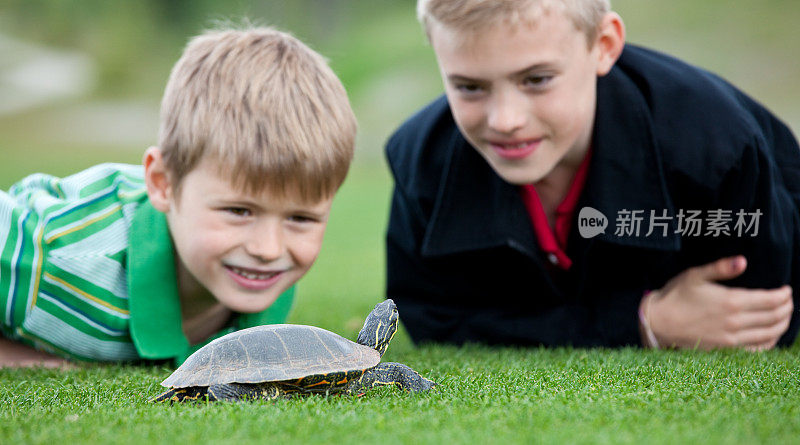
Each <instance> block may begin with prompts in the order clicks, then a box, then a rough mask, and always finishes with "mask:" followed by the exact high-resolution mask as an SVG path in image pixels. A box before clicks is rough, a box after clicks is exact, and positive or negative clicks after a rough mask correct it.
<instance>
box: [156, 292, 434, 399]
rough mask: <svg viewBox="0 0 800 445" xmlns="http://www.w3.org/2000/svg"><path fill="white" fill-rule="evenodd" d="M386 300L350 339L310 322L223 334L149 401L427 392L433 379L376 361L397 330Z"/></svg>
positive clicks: (391, 307) (393, 311)
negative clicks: (382, 389)
mask: <svg viewBox="0 0 800 445" xmlns="http://www.w3.org/2000/svg"><path fill="white" fill-rule="evenodd" d="M398 320H399V314H398V312H397V306H396V305H395V303H394V301H392V300H391V299H387V300H384V301H383V302H381V303H378V304H376V305H375V308H374V309H373V310H372V312H370V314H369V315H368V316H367V318H366V320H365V321H364V327H363V328H362V329H361V331H360V332H359V333H358V337H357V339H356V342H353V341H350V340H348V339H346V338H344V337H341V336H339V335H337V334H334V333H333V332H330V331H327V330H325V329H322V328H318V327H315V326H306V325H296V324H275V325H263V326H256V327H251V328H247V329H242V330H240V331H236V332H232V333H230V334H227V335H224V336H222V337H220V338H218V339H216V340H213V341H211V342H210V343H208V344H207V345H205V346H203V347H202V348H200V349H198V350H197V351H195V352H194V353H193V354H192V355H190V356H189V358H187V359H186V361H185V362H183V364H182V365H181V366H179V367H178V369H176V370H175V372H173V373H172V374H171V375H170V376H169V377H167V378H166V379H165V380H164V381H163V382H161V385H162V386H165V387H167V388H169V389H168V390H167V391H166V392H164V393H162V394H160V395H158V396H156V397H154V398H152V399H151V401H152V402H167V401H168V402H183V401H189V400H208V401H218V400H219V401H240V400H257V399H264V400H271V399H277V398H281V397H292V396H295V395H307V394H315V393H316V394H337V393H340V394H348V395H361V394H363V393H364V392H365V391H366V390H368V389H370V388H373V387H375V386H384V385H395V386H398V387H400V388H402V389H404V390H407V391H411V392H421V391H427V390H429V389H430V388H432V387H433V386H434V385H436V383H435V382H433V381H431V380H428V379H426V378H425V377H422V376H421V375H420V374H419V373H417V372H416V371H414V370H413V369H411V368H410V367H408V366H406V365H404V364H402V363H393V362H386V363H381V361H380V360H381V357H382V356H383V353H384V352H386V348H387V347H388V346H389V342H390V341H391V339H392V337H393V336H394V334H395V332H397V323H398Z"/></svg>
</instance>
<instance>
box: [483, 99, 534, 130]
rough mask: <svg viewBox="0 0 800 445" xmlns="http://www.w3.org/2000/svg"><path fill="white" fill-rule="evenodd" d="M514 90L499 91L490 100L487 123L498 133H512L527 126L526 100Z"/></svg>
mask: <svg viewBox="0 0 800 445" xmlns="http://www.w3.org/2000/svg"><path fill="white" fill-rule="evenodd" d="M517 96H518V94H515V93H514V92H510V93H509V92H498V93H497V94H496V95H495V96H494V98H493V99H492V100H491V101H490V102H489V110H488V111H489V112H488V115H487V125H488V126H489V128H490V129H491V130H493V131H495V132H497V133H502V134H512V133H514V132H515V131H517V130H519V129H521V128H522V127H524V126H525V122H526V121H527V113H528V110H526V101H524V100H522V98H520V97H517Z"/></svg>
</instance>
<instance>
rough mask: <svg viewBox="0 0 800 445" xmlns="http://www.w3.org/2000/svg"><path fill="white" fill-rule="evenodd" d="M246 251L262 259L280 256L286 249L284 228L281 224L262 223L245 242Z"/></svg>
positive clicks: (270, 259) (266, 259) (272, 258)
mask: <svg viewBox="0 0 800 445" xmlns="http://www.w3.org/2000/svg"><path fill="white" fill-rule="evenodd" d="M244 246H245V251H246V252H247V253H248V254H249V255H251V256H254V257H256V258H258V259H260V260H262V261H272V260H274V259H276V258H280V257H281V255H283V251H284V249H285V243H284V239H283V230H282V229H281V227H280V224H260V225H258V226H257V227H255V228H254V229H253V230H252V231H251V232H250V234H249V236H248V239H247V240H246V241H245V243H244Z"/></svg>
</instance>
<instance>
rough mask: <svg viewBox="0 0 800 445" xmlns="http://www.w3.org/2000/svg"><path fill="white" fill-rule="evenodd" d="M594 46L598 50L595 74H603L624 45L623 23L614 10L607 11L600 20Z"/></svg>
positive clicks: (614, 61) (615, 60)
mask: <svg viewBox="0 0 800 445" xmlns="http://www.w3.org/2000/svg"><path fill="white" fill-rule="evenodd" d="M595 46H596V49H597V51H598V64H597V75H598V76H605V75H606V74H608V72H609V71H611V67H613V66H614V64H615V63H616V62H617V59H619V56H620V54H622V49H623V48H624V47H625V23H623V22H622V17H620V16H619V14H617V13H616V12H609V13H608V14H606V15H605V17H603V20H602V21H601V22H600V28H599V30H598V33H597V40H596V41H595Z"/></svg>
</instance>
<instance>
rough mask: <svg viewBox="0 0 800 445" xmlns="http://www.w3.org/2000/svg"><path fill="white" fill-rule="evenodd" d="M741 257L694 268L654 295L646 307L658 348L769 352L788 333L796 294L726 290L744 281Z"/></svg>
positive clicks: (789, 290)
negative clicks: (730, 284)
mask: <svg viewBox="0 0 800 445" xmlns="http://www.w3.org/2000/svg"><path fill="white" fill-rule="evenodd" d="M746 268H747V261H746V260H745V258H744V257H743V256H736V257H729V258H722V259H719V260H717V261H714V262H712V263H709V264H706V265H703V266H697V267H692V268H690V269H687V270H685V271H684V272H682V273H681V274H679V275H677V276H676V277H674V278H673V279H672V280H670V281H669V282H668V283H667V284H666V285H665V286H664V287H663V288H662V289H660V290H657V291H654V292H651V293H650V294H648V295H647V297H645V300H644V301H643V302H642V305H643V308H644V310H645V313H646V317H647V318H648V320H649V322H650V327H651V329H652V330H653V333H654V334H655V337H656V339H657V340H658V342H659V344H661V345H663V346H672V347H677V348H694V347H698V348H699V349H714V348H726V347H742V348H744V349H749V350H754V351H755V350H763V349H770V348H773V347H774V346H775V344H776V343H777V342H778V339H779V338H780V336H781V335H782V334H783V333H784V332H786V329H788V327H789V321H790V319H791V315H792V310H793V309H794V305H793V302H792V288H791V287H790V286H788V285H786V286H783V287H780V288H777V289H770V290H763V289H744V288H733V287H726V286H723V285H721V284H719V283H717V281H721V280H728V279H731V278H735V277H737V276H739V275H741V274H742V273H743V272H744V270H745V269H746Z"/></svg>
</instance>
